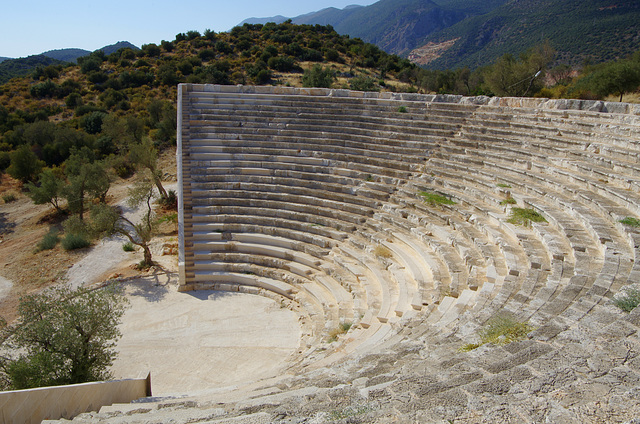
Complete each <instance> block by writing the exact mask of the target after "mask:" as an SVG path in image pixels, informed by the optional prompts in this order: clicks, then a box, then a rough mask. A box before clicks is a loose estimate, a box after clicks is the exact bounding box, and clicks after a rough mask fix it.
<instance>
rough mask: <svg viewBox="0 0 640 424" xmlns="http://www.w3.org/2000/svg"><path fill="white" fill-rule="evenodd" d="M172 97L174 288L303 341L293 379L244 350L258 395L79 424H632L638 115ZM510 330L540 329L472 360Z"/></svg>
mask: <svg viewBox="0 0 640 424" xmlns="http://www.w3.org/2000/svg"><path fill="white" fill-rule="evenodd" d="M178 93H179V94H178V95H179V99H178V115H179V116H178V151H177V163H178V192H179V218H180V227H179V234H180V253H179V272H178V281H177V285H178V292H179V293H182V294H184V295H191V296H195V297H196V298H198V293H205V294H204V295H203V296H200V297H199V298H200V299H201V300H202V299H204V300H206V299H207V296H209V298H215V297H216V296H219V297H224V296H230V297H238V299H249V298H252V299H254V298H258V297H259V298H261V299H266V300H265V301H269V302H271V303H272V304H273V305H276V306H277V307H274V308H272V309H273V311H274V313H278V314H281V315H280V317H281V318H278V319H282V322H283V323H284V324H286V325H287V326H288V327H285V328H288V330H287V332H289V333H291V332H292V333H294V334H298V335H299V336H298V338H297V341H296V340H294V341H295V342H296V343H294V346H293V347H292V348H290V349H289V350H288V351H287V352H288V353H287V354H286V355H288V356H287V357H286V358H284V359H286V361H285V362H286V366H284V367H283V366H281V365H282V363H283V362H282V361H283V358H277V355H271V356H262V357H261V355H263V354H264V355H266V353H264V352H263V351H261V350H258V351H256V353H254V354H253V355H254V357H253V358H252V356H251V353H250V349H251V348H250V346H246V347H244V348H243V349H240V350H238V352H240V351H245V352H249V353H246V355H244V356H242V358H240V359H241V360H240V361H238V364H236V365H235V366H237V368H238V370H244V371H243V372H245V373H247V372H249V374H252V373H256V374H254V375H255V376H256V378H255V379H254V381H245V382H244V383H243V384H235V385H233V386H228V387H224V389H221V388H217V389H216V388H215V387H211V388H208V387H199V389H198V390H194V392H192V393H191V394H189V393H187V394H184V395H182V396H175V397H164V398H163V397H162V396H160V395H158V396H159V397H158V398H152V399H150V400H149V401H147V402H142V403H133V404H130V405H114V406H111V407H105V408H103V409H102V411H101V412H99V413H87V414H82V415H81V416H78V417H77V418H76V419H75V420H74V422H87V423H89V422H113V423H116V422H117V423H120V422H140V423H143V422H144V423H146V422H149V423H151V422H154V423H155V422H174V423H183V422H184V423H186V422H208V423H209V422H210V423H271V422H276V423H280V422H281V423H302V422H304V423H323V422H341V423H391V422H394V423H430V422H435V423H440V422H443V423H447V422H456V423H480V422H487V423H502V422H513V423H515V422H518V423H520V422H523V423H524V422H531V423H538V422H550V423H573V422H580V423H602V422H637V418H636V417H640V344H639V342H638V330H639V328H640V311H638V310H633V311H631V312H630V313H626V312H623V311H621V310H620V309H619V308H618V307H616V306H615V305H614V304H613V299H614V298H615V297H616V296H620V295H621V294H623V293H624V291H625V290H626V289H627V288H629V287H634V285H637V284H639V283H640V229H638V228H637V227H636V226H633V225H629V224H628V222H629V221H628V220H627V221H625V222H627V224H624V223H622V222H620V221H622V220H624V219H625V218H634V217H640V192H639V189H640V166H639V161H640V158H639V155H638V153H640V105H632V104H625V103H610V102H603V101H586V100H549V99H538V98H489V97H461V96H451V95H420V94H400V93H398V94H395V93H363V92H354V91H348V90H333V89H305V88H289V87H251V86H215V85H190V84H183V85H180V88H179V92H178ZM515 208H521V209H522V210H530V211H534V212H536V216H541V217H542V218H544V219H541V220H539V222H524V225H520V224H518V223H512V222H510V221H511V220H510V217H511V216H512V215H511V213H512V212H513V211H514V210H515ZM632 222H633V220H632ZM635 222H637V221H635ZM178 292H176V296H177V295H178ZM256 295H258V296H256ZM241 304H242V301H240V302H239V303H238V305H241ZM246 304H247V305H251V306H250V307H247V309H250V308H257V309H259V308H266V309H269V308H268V307H267V306H264V305H262V306H260V305H258V304H257V303H256V302H255V301H250V302H249V301H248V303H246ZM173 312H175V311H173ZM173 312H172V310H167V311H166V314H168V315H170V314H171V313H173ZM242 316H245V317H246V320H244V321H243V320H242V319H241V318H242ZM496 316H502V317H507V316H508V317H511V318H512V319H513V320H516V321H517V322H522V323H527V324H528V326H529V327H527V329H528V334H527V335H526V337H524V338H523V339H521V340H518V341H514V342H512V343H508V344H500V345H498V344H483V345H480V346H478V347H477V348H475V349H461V348H462V347H464V346H467V345H470V344H474V343H475V344H480V343H479V341H480V338H479V334H480V333H481V331H482V329H483V328H486V325H487V323H488V322H490V321H491V319H492V318H493V317H496ZM254 319H255V317H254V316H252V310H242V311H237V310H236V311H235V313H234V316H233V318H232V319H231V318H230V324H229V325H230V326H232V327H230V328H227V332H226V333H225V334H226V337H231V336H230V335H229V332H231V333H233V332H234V331H238V332H242V331H243V330H242V329H241V328H242V325H243V323H244V325H253V324H254V323H253V320H254ZM278 319H275V320H274V321H273V323H274V324H273V325H278ZM292 322H293V325H292ZM270 325H271V324H270ZM296 332H297V333H296ZM196 334H198V333H196ZM287 343H290V341H287ZM261 352H262V353H261ZM176 355H180V353H179V352H178V351H176ZM265 358H272V360H274V361H280V362H279V363H280V365H279V366H280V368H278V372H277V373H276V374H274V375H270V376H264V377H263V376H261V375H260V373H259V369H258V368H259V367H256V366H255V364H253V363H252V361H258V362H257V363H258V364H262V363H264V362H265V361H267V360H269V359H265ZM180 360H181V361H184V362H189V361H190V360H191V359H190V357H188V356H187V355H184V356H182V357H181V358H180ZM205 360H206V356H205ZM261 361H262V362H261ZM243 362H244V363H243ZM198 366H200V365H198ZM212 366H213V371H211V367H204V366H203V367H202V370H203V371H202V372H204V371H205V368H206V370H207V372H213V373H215V372H216V371H215V364H212ZM206 389H211V390H208V391H207V390H206Z"/></svg>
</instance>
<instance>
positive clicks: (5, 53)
mask: <svg viewBox="0 0 640 424" xmlns="http://www.w3.org/2000/svg"><path fill="white" fill-rule="evenodd" d="M375 2H376V0H302V1H300V0H298V1H293V0H289V1H285V0H274V1H271V0H209V1H206V0H183V1H176V0H172V1H169V0H129V1H124V0H60V1H52V0H46V1H45V0H6V1H3V3H4V4H2V6H0V10H1V12H0V56H2V57H25V56H29V55H33V54H39V53H42V52H45V51H47V50H54V49H62V48H80V49H85V50H95V49H99V48H100V47H103V46H105V45H109V44H113V43H116V42H118V41H129V42H131V43H133V44H135V45H137V46H140V45H142V44H148V43H157V44H159V43H160V41H162V40H173V39H174V38H175V35H176V34H178V33H180V32H187V31H189V30H197V31H200V32H203V31H204V30H205V29H207V28H208V29H211V30H214V31H216V32H221V31H227V30H229V29H231V28H232V27H233V26H234V25H236V24H238V23H240V22H241V21H243V20H244V19H246V18H251V17H268V16H275V15H283V16H297V15H301V14H303V13H309V12H313V11H316V10H320V9H323V8H325V7H337V8H340V9H342V8H344V7H345V6H348V5H350V4H360V5H369V4H373V3H375Z"/></svg>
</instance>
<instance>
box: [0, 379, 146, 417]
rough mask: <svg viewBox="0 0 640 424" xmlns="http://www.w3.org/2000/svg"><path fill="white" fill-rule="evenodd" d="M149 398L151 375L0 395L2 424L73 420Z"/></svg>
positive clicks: (17, 391)
mask: <svg viewBox="0 0 640 424" xmlns="http://www.w3.org/2000/svg"><path fill="white" fill-rule="evenodd" d="M145 396H151V374H149V375H148V376H147V378H139V379H127V380H114V381H100V382H95V383H84V384H73V385H69V386H55V387H41V388H37V389H28V390H15V391H10V392H0V423H2V424H13V423H25V424H29V423H33V424H37V423H40V422H41V421H42V420H57V419H60V418H66V419H71V418H73V417H75V416H76V415H78V414H81V413H82V412H89V411H97V410H99V409H100V408H101V407H103V406H105V405H111V404H114V403H129V402H131V401H133V400H136V399H139V398H142V397H145Z"/></svg>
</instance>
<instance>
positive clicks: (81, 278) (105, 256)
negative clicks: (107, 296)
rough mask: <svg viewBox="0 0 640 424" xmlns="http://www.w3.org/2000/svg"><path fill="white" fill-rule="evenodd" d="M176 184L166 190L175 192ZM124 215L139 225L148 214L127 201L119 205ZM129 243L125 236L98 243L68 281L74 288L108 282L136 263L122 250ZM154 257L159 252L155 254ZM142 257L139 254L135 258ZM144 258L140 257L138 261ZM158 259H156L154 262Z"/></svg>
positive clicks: (144, 209)
mask: <svg viewBox="0 0 640 424" xmlns="http://www.w3.org/2000/svg"><path fill="white" fill-rule="evenodd" d="M176 187H177V184H176V183H169V184H165V189H166V190H167V191H168V190H175V189H176ZM118 206H120V207H121V208H122V211H123V215H124V216H125V217H126V218H127V219H129V220H130V221H132V222H134V223H137V222H139V221H140V219H142V217H143V216H144V213H145V212H146V205H142V206H141V207H138V208H137V209H132V208H129V207H128V206H126V200H123V201H122V202H119V203H118ZM126 241H127V239H126V238H125V237H123V236H113V237H109V238H105V239H103V240H101V241H100V242H98V244H97V245H96V246H94V248H93V249H91V251H90V252H89V253H88V254H87V255H86V256H85V257H84V258H82V259H81V260H80V261H78V262H77V263H75V264H74V265H73V266H72V267H71V268H70V269H69V270H68V271H67V274H66V279H67V280H68V282H69V284H71V286H72V287H79V286H82V285H85V284H93V283H97V282H100V281H103V280H106V279H107V278H108V277H109V275H111V274H113V273H114V272H116V271H118V270H119V269H122V268H123V267H126V266H128V265H130V264H131V263H133V262H136V261H135V260H134V259H133V257H132V255H131V254H130V253H127V252H125V251H124V250H122V245H123V244H124V243H125V242H126ZM153 253H154V256H155V255H157V254H158V253H159V252H153ZM138 257H140V255H139V254H137V255H135V258H138ZM141 259H142V258H141V257H140V258H139V259H138V261H140V260H141ZM155 259H157V258H154V260H155Z"/></svg>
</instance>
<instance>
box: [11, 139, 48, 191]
mask: <svg viewBox="0 0 640 424" xmlns="http://www.w3.org/2000/svg"><path fill="white" fill-rule="evenodd" d="M42 166H43V162H42V161H41V160H40V159H38V157H37V156H36V154H35V153H34V152H33V151H32V150H31V147H30V146H28V145H26V144H24V145H22V146H20V147H19V148H18V149H17V150H15V151H13V152H12V153H11V165H9V168H7V173H8V174H9V175H11V176H12V177H13V178H15V179H16V180H20V181H22V182H23V183H27V182H29V181H34V180H35V178H36V176H37V175H38V174H39V173H40V170H41V169H42Z"/></svg>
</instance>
